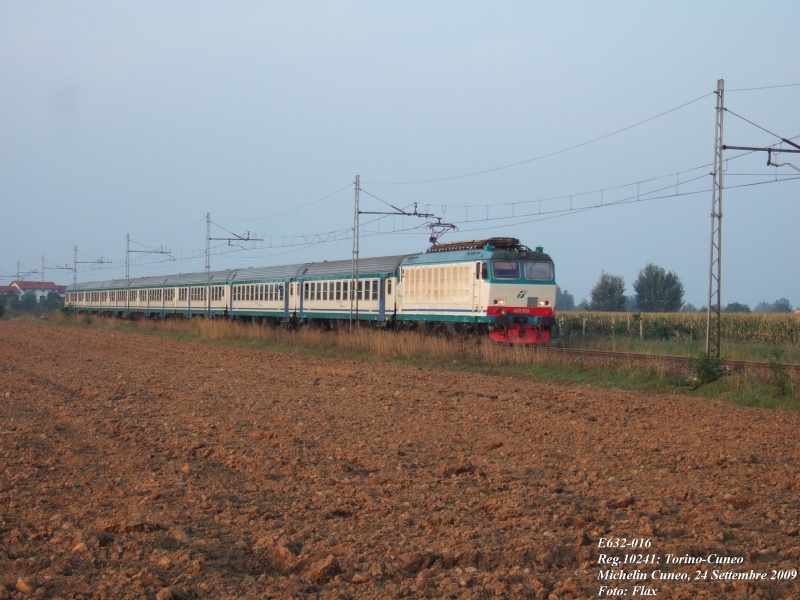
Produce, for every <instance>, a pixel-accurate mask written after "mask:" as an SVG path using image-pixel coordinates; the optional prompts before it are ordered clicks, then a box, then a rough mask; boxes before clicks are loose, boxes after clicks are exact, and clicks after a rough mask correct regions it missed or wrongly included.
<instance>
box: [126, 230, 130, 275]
mask: <svg viewBox="0 0 800 600" xmlns="http://www.w3.org/2000/svg"><path fill="white" fill-rule="evenodd" d="M130 278H131V234H130V233H126V234H125V279H130Z"/></svg>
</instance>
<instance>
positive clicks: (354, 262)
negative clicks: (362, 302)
mask: <svg viewBox="0 0 800 600" xmlns="http://www.w3.org/2000/svg"><path fill="white" fill-rule="evenodd" d="M360 191H361V176H360V175H356V196H355V204H354V206H353V257H352V259H351V276H350V331H353V310H354V309H355V315H356V324H357V323H358V295H357V294H356V285H357V284H358V238H359V231H358V228H359V218H358V217H359V215H360V214H361V211H360V210H359V208H358V202H359V199H358V196H359V192H360Z"/></svg>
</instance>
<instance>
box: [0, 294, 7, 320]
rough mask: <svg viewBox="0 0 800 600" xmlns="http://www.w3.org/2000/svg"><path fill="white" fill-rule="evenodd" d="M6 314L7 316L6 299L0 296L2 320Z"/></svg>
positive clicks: (0, 316) (0, 317)
mask: <svg viewBox="0 0 800 600" xmlns="http://www.w3.org/2000/svg"><path fill="white" fill-rule="evenodd" d="M4 314H6V299H5V298H4V297H3V296H0V319H2V318H3V315H4Z"/></svg>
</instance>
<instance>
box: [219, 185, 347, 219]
mask: <svg viewBox="0 0 800 600" xmlns="http://www.w3.org/2000/svg"><path fill="white" fill-rule="evenodd" d="M352 185H353V184H352V183H348V184H347V185H346V186H344V187H342V188H339V189H338V190H336V191H335V192H331V193H330V194H328V195H327V196H323V197H322V198H320V199H319V200H314V201H313V202H309V203H308V204H303V205H302V206H298V207H297V208H292V209H291V210H287V211H284V212H280V213H276V214H274V215H268V216H266V217H255V218H252V219H221V220H222V221H225V222H227V223H242V222H246V221H264V220H266V219H274V218H275V217H282V216H283V215H288V214H290V213H293V212H297V211H298V210H302V209H304V208H308V207H309V206H314V205H315V204H318V203H320V202H322V201H323V200H327V199H328V198H330V197H331V196H335V195H336V194H338V193H339V192H343V191H344V190H346V189H347V188H349V187H351V186H352Z"/></svg>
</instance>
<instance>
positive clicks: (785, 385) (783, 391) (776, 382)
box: [769, 352, 792, 398]
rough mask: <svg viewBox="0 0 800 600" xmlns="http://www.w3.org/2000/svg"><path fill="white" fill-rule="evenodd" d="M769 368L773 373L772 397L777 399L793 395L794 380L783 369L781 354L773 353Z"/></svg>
mask: <svg viewBox="0 0 800 600" xmlns="http://www.w3.org/2000/svg"><path fill="white" fill-rule="evenodd" d="M769 368H770V370H771V371H772V395H773V396H775V397H776V398H780V397H781V396H790V395H792V379H791V377H789V374H788V373H787V372H786V369H784V368H783V364H782V363H781V355H780V353H779V352H773V353H772V356H770V358H769Z"/></svg>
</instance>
